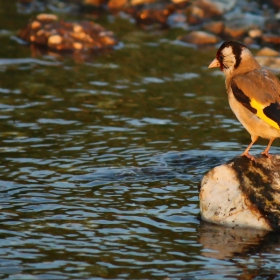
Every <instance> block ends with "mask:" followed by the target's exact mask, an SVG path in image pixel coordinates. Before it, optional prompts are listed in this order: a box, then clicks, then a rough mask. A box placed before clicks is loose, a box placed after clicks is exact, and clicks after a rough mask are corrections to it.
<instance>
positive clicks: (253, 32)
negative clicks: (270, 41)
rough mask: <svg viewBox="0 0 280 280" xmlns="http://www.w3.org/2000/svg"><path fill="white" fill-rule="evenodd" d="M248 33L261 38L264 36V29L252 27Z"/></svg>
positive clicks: (252, 36)
mask: <svg viewBox="0 0 280 280" xmlns="http://www.w3.org/2000/svg"><path fill="white" fill-rule="evenodd" d="M248 35H249V36H250V37H251V38H253V39H254V38H260V37H261V36H262V30H260V29H251V30H249V32H248Z"/></svg>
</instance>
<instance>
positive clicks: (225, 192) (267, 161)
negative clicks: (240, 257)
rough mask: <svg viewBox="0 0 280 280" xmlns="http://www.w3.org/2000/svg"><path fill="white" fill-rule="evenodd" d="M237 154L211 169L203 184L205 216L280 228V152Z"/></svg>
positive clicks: (228, 223) (217, 221) (230, 222)
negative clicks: (279, 154) (248, 155)
mask: <svg viewBox="0 0 280 280" xmlns="http://www.w3.org/2000/svg"><path fill="white" fill-rule="evenodd" d="M255 159H256V160H255V161H252V160H249V159H248V158H246V157H236V158H234V159H232V160H231V161H230V162H228V163H227V164H223V165H221V166H217V167H215V168H214V169H212V170H211V171H210V172H208V173H207V174H206V175H205V176H204V178H203V180H202V182H201V188H200V195H199V197H200V211H201V217H202V219H203V220H205V221H208V222H212V223H215V224H221V225H225V226H238V227H252V228H258V229H265V230H276V231H280V156H272V157H271V158H267V157H264V156H258V157H255Z"/></svg>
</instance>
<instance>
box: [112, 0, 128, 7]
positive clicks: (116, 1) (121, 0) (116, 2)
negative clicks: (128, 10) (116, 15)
mask: <svg viewBox="0 0 280 280" xmlns="http://www.w3.org/2000/svg"><path fill="white" fill-rule="evenodd" d="M127 2H128V0H110V1H109V2H108V4H107V5H108V7H109V9H120V8H121V7H123V6H124V5H125V4H126V3H127Z"/></svg>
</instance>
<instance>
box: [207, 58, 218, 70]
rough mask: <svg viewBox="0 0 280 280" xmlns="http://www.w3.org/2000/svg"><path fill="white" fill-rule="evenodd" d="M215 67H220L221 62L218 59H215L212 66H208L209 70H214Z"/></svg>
mask: <svg viewBox="0 0 280 280" xmlns="http://www.w3.org/2000/svg"><path fill="white" fill-rule="evenodd" d="M214 67H220V62H219V61H218V59H217V58H215V59H214V60H213V61H212V62H211V63H210V65H209V66H208V68H214Z"/></svg>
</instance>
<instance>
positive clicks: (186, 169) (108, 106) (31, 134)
mask: <svg viewBox="0 0 280 280" xmlns="http://www.w3.org/2000/svg"><path fill="white" fill-rule="evenodd" d="M8 2H9V3H8ZM0 7H2V9H1V29H2V32H1V36H0V39H1V42H2V43H1V49H0V57H1V59H0V98H1V100H0V123H1V133H0V141H1V146H0V153H1V162H0V166H1V169H0V206H1V211H0V220H1V224H0V225H1V226H0V248H1V249H0V275H1V276H0V277H1V279H9V280H10V279H106V278H110V279H280V276H278V278H277V275H279V273H278V271H279V268H280V266H279V250H280V241H279V236H278V235H277V234H275V233H267V232H262V231H256V230H246V229H227V228H224V227H218V226H214V225H210V224H207V223H204V222H202V221H201V220H200V218H199V200H198V193H199V190H198V186H199V183H200V181H201V179H202V177H203V175H204V174H205V173H206V172H207V171H209V170H210V169H211V168H212V167H214V166H216V165H219V164H222V163H224V162H226V161H227V160H229V159H231V158H232V157H234V156H235V155H238V154H240V153H241V152H242V151H243V150H244V149H245V147H246V146H247V144H248V143H249V142H250V137H249V135H248V134H247V132H246V131H245V130H244V129H243V128H242V127H241V126H240V124H239V123H238V122H237V121H236V120H235V118H234V116H233V114H232V112H231V111H230V109H229V106H228V103H227V100H226V94H225V88H224V80H223V77H222V76H221V75H219V72H214V71H211V70H208V69H207V65H208V64H209V63H210V62H211V60H212V58H213V56H214V53H215V50H214V49H207V50H195V49H192V48H189V47H186V46H183V45H181V44H177V43H176V42H174V39H175V38H176V36H177V35H179V34H182V33H183V31H182V30H180V29H178V30H176V29H173V30H169V31H164V32H151V31H150V32H147V31H141V30H140V29H138V28H137V27H136V26H134V25H132V24H130V23H128V22H127V21H125V20H122V19H117V20H116V21H115V22H114V24H112V23H110V22H108V21H106V20H104V19H103V21H104V25H105V26H106V27H107V28H109V29H112V30H113V31H115V32H116V33H117V35H118V36H119V38H120V40H121V41H122V42H123V47H122V48H120V49H118V50H116V51H113V52H107V53H103V54H99V55H96V56H90V57H86V58H85V57H80V56H75V57H71V56H68V57H59V56H57V55H56V56H53V55H51V54H42V55H40V54H38V52H37V51H36V50H31V49H30V48H29V47H27V46H24V45H20V44H18V42H17V41H16V40H14V39H13V35H14V34H15V32H16V30H17V29H19V28H20V27H21V26H23V25H24V23H25V22H26V20H27V18H28V15H18V14H16V11H15V9H14V6H13V5H12V3H11V2H10V1H4V0H1V1H0ZM4 8H5V9H4ZM7 11H8V12H7ZM11 18H12V19H13V20H10V19H11ZM266 144H267V143H266V141H259V142H258V144H256V145H254V148H253V149H252V152H253V153H259V152H260V151H262V150H263V149H264V147H265V145H266ZM278 144H279V143H278ZM277 152H278V153H279V152H280V150H279V148H277V141H276V142H275V145H274V146H273V148H272V153H277Z"/></svg>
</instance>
